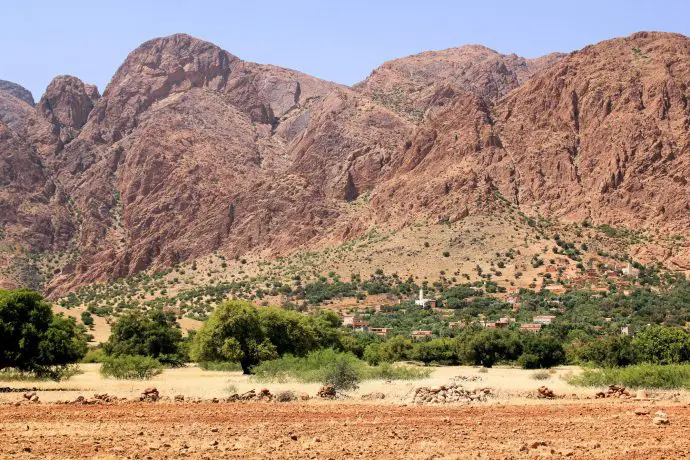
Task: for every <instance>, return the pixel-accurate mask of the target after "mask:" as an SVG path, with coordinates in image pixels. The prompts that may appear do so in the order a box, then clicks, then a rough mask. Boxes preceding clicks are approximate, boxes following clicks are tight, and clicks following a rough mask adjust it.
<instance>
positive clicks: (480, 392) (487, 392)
mask: <svg viewBox="0 0 690 460" xmlns="http://www.w3.org/2000/svg"><path fill="white" fill-rule="evenodd" d="M492 394H493V390H491V388H476V389H474V390H468V389H465V388H463V387H462V386H460V385H457V384H452V385H448V386H446V385H441V386H440V387H438V388H430V387H419V388H417V389H415V391H414V396H413V397H412V402H413V403H416V404H446V403H465V404H469V403H472V402H486V400H487V397H489V396H491V395H492Z"/></svg>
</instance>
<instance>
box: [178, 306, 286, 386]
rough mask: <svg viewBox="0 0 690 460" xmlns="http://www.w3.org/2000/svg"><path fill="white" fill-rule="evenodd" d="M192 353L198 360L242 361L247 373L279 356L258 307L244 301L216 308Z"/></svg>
mask: <svg viewBox="0 0 690 460" xmlns="http://www.w3.org/2000/svg"><path fill="white" fill-rule="evenodd" d="M190 354H191V357H192V359H194V360H196V361H233V362H239V363H240V365H241V366H242V371H243V372H244V373H245V374H249V373H250V371H251V367H252V366H254V365H256V364H258V363H259V362H260V361H262V360H268V359H274V358H277V357H278V352H277V350H276V347H275V345H273V344H272V343H271V341H270V340H269V339H268V338H267V337H266V334H265V332H264V329H263V328H262V327H261V318H260V316H259V312H258V311H257V309H256V307H254V305H252V304H251V303H249V302H244V301H229V302H225V303H222V304H220V305H219V306H218V307H216V309H215V311H214V312H213V314H212V315H211V317H210V318H209V319H208V321H206V323H204V325H203V327H202V328H201V329H200V330H199V332H198V333H197V334H196V335H195V336H194V341H193V342H192V347H191V350H190Z"/></svg>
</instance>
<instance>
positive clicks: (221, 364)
mask: <svg viewBox="0 0 690 460" xmlns="http://www.w3.org/2000/svg"><path fill="white" fill-rule="evenodd" d="M199 368H201V369H203V370H205V371H218V372H236V371H241V370H242V366H240V363H231V362H227V361H202V362H200V363H199Z"/></svg>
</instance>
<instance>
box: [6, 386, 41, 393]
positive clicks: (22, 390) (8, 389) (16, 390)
mask: <svg viewBox="0 0 690 460" xmlns="http://www.w3.org/2000/svg"><path fill="white" fill-rule="evenodd" d="M32 391H33V392H36V391H38V388H36V387H33V388H12V387H0V393H28V392H32Z"/></svg>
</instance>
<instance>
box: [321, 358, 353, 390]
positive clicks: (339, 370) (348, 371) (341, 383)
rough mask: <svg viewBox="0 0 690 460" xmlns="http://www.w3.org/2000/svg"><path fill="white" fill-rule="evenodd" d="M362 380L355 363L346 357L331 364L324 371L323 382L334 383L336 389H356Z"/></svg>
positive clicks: (325, 383)
mask: <svg viewBox="0 0 690 460" xmlns="http://www.w3.org/2000/svg"><path fill="white" fill-rule="evenodd" d="M360 381H361V378H360V374H359V372H358V369H357V368H356V367H355V364H353V363H351V362H349V361H348V360H345V359H339V360H337V361H336V362H335V363H333V365H332V366H329V367H328V368H327V369H326V372H325V373H324V376H323V380H322V382H321V383H323V384H324V385H333V387H334V388H335V389H336V390H340V391H342V390H356V389H357V388H359V382H360Z"/></svg>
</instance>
